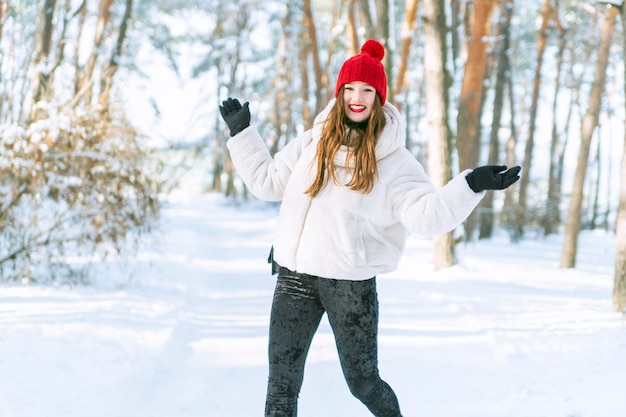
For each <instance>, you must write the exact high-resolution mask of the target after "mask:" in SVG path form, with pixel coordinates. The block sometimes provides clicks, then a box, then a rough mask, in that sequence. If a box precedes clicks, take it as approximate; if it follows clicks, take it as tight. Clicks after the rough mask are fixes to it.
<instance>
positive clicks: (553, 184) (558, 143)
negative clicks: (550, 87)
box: [543, 29, 566, 236]
mask: <svg viewBox="0 0 626 417" xmlns="http://www.w3.org/2000/svg"><path fill="white" fill-rule="evenodd" d="M565 34H566V31H565V30H564V29H561V30H560V31H559V46H558V50H557V55H556V57H557V64H556V79H555V81H554V99H553V101H552V137H551V141H550V168H549V173H548V196H547V197H548V198H547V199H546V208H545V215H544V219H543V233H544V235H546V236H548V235H551V234H554V233H556V232H557V230H558V227H559V224H560V223H561V212H560V210H559V207H560V205H561V181H560V178H561V177H560V172H561V169H562V167H561V166H560V165H559V164H560V162H561V161H562V160H563V159H562V155H563V141H562V140H561V137H560V134H559V132H558V127H557V126H558V124H557V120H558V118H557V115H558V113H559V107H558V102H559V96H560V91H561V78H562V77H561V73H562V68H563V54H564V51H565V41H566V38H565Z"/></svg>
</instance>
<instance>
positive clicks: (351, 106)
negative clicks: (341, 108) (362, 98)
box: [348, 104, 365, 113]
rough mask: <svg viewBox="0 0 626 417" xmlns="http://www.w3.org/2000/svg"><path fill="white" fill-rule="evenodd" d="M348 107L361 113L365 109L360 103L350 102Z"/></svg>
mask: <svg viewBox="0 0 626 417" xmlns="http://www.w3.org/2000/svg"><path fill="white" fill-rule="evenodd" d="M348 107H349V108H350V111H352V112H354V113H361V112H364V111H365V106H363V105H360V104H351V105H350V106H348Z"/></svg>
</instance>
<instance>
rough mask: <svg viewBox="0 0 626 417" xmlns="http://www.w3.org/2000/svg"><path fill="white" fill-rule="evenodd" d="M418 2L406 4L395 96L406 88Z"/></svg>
mask: <svg viewBox="0 0 626 417" xmlns="http://www.w3.org/2000/svg"><path fill="white" fill-rule="evenodd" d="M418 3H419V1H418V0H406V1H405V4H404V22H403V23H402V31H401V33H400V37H401V38H402V41H401V44H402V46H401V47H400V59H399V60H398V74H397V76H396V87H395V88H394V93H395V95H399V94H401V93H402V92H404V90H405V88H406V78H407V76H406V73H407V68H408V67H409V59H410V56H411V39H412V37H413V36H414V34H415V28H416V26H417V4H418Z"/></svg>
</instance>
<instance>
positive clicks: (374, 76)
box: [335, 39, 387, 104]
mask: <svg viewBox="0 0 626 417" xmlns="http://www.w3.org/2000/svg"><path fill="white" fill-rule="evenodd" d="M384 56H385V47H384V46H383V45H382V44H381V43H380V42H378V41H375V40H373V39H369V40H368V41H366V42H365V43H364V44H363V46H361V53H360V54H359V55H356V56H353V57H352V58H350V59H348V60H347V61H346V62H344V63H343V66H342V67H341V70H340V71H339V77H338V78H337V86H336V87H335V98H336V97H337V96H338V95H339V90H341V87H343V86H344V84H348V83H351V82H353V81H361V82H364V83H368V84H369V85H371V86H372V87H374V89H375V90H376V92H377V93H378V95H379V96H380V102H381V104H385V100H386V99H387V76H386V75H385V68H384V67H383V64H382V62H381V61H382V59H383V57H384Z"/></svg>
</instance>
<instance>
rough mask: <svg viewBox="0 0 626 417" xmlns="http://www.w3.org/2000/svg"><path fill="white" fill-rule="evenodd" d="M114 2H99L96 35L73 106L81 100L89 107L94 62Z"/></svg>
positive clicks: (102, 0)
mask: <svg viewBox="0 0 626 417" xmlns="http://www.w3.org/2000/svg"><path fill="white" fill-rule="evenodd" d="M113 1H114V0H100V5H99V7H98V20H97V22H96V33H95V35H94V40H93V49H92V52H91V55H90V56H89V58H88V59H87V63H86V64H85V67H84V68H83V71H82V73H81V75H80V77H79V89H78V92H77V94H76V97H75V98H74V105H77V104H78V103H79V102H80V100H81V99H83V100H84V103H85V105H86V106H90V105H91V97H92V94H93V81H94V80H93V72H94V70H95V68H96V62H97V60H98V57H99V56H100V52H101V51H102V48H101V47H102V42H103V41H104V32H105V29H106V26H107V25H108V23H109V20H110V19H111V6H112V5H113Z"/></svg>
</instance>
